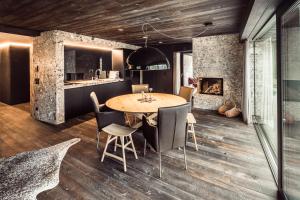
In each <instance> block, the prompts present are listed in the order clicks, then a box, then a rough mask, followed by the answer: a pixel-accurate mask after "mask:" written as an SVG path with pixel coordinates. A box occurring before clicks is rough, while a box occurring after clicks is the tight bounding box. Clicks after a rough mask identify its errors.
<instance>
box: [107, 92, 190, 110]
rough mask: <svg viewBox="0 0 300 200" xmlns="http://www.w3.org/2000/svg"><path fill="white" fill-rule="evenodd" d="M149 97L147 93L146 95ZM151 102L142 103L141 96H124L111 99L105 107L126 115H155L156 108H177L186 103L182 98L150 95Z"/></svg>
mask: <svg viewBox="0 0 300 200" xmlns="http://www.w3.org/2000/svg"><path fill="white" fill-rule="evenodd" d="M147 95H149V93H147ZM151 96H152V98H153V99H154V100H153V101H152V102H143V101H141V99H142V94H140V93H139V94H126V95H121V96H117V97H113V98H111V99H109V100H107V101H106V103H105V104H106V106H107V107H109V108H111V109H113V110H117V111H121V112H127V113H156V112H158V108H163V107H171V106H179V105H182V104H185V103H186V100H185V99H184V98H182V97H179V96H176V95H172V94H164V93H151Z"/></svg>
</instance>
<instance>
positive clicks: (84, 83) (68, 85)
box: [64, 78, 124, 89]
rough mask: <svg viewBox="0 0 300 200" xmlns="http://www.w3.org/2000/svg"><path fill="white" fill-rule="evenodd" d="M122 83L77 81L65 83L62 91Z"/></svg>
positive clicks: (113, 81) (114, 80) (99, 80)
mask: <svg viewBox="0 0 300 200" xmlns="http://www.w3.org/2000/svg"><path fill="white" fill-rule="evenodd" d="M120 81H124V79H109V78H106V79H97V80H77V81H66V82H65V85H64V89H71V88H78V87H85V86H92V85H101V84H107V83H115V82H120Z"/></svg>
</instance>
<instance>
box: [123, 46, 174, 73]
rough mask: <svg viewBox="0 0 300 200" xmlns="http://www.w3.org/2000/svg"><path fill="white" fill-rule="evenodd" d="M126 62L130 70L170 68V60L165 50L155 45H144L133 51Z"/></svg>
mask: <svg viewBox="0 0 300 200" xmlns="http://www.w3.org/2000/svg"><path fill="white" fill-rule="evenodd" d="M126 63H127V65H128V67H129V69H130V70H163V69H170V62H169V60H168V58H167V57H166V56H165V54H164V53H163V52H161V51H160V50H159V49H157V48H154V47H142V48H139V49H137V50H136V51H134V52H132V53H131V54H130V55H129V56H128V58H127V60H126Z"/></svg>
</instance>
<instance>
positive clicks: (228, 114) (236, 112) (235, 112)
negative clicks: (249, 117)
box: [225, 106, 241, 118]
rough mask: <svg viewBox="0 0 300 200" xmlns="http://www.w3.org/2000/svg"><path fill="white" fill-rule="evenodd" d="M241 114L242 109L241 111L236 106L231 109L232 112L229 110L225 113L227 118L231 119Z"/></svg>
mask: <svg viewBox="0 0 300 200" xmlns="http://www.w3.org/2000/svg"><path fill="white" fill-rule="evenodd" d="M240 113H241V109H239V108H237V107H236V106H234V107H233V108H231V109H230V110H227V111H226V112H225V116H226V117H229V118H231V117H237V116H239V115H240Z"/></svg>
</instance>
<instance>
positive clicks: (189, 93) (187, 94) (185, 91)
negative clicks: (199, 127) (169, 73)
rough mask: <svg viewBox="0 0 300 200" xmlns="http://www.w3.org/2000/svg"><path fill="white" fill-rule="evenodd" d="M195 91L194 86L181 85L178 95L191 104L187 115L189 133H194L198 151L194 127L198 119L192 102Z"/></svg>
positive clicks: (196, 146)
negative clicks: (193, 110)
mask: <svg viewBox="0 0 300 200" xmlns="http://www.w3.org/2000/svg"><path fill="white" fill-rule="evenodd" d="M194 91H195V90H194V88H192V87H186V86H181V87H180V90H179V94H178V95H179V96H181V97H182V98H184V99H185V100H186V101H187V102H188V103H189V104H190V107H189V113H188V115H187V125H188V131H187V133H188V134H189V133H191V134H192V136H193V139H194V143H195V149H196V151H198V145H197V140H196V134H195V128H194V124H196V119H195V117H194V115H193V113H192V102H191V101H192V98H193V95H194Z"/></svg>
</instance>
